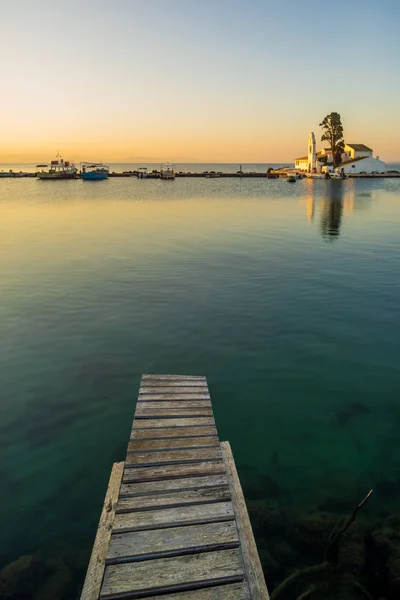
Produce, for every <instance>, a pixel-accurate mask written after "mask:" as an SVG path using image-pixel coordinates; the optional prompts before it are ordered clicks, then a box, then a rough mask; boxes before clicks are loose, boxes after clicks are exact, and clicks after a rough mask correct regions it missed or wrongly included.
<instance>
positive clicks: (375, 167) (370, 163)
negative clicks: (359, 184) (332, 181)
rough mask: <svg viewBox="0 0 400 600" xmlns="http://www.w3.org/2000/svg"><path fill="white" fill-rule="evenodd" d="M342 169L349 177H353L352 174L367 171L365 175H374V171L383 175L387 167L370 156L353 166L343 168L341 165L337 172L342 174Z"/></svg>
mask: <svg viewBox="0 0 400 600" xmlns="http://www.w3.org/2000/svg"><path fill="white" fill-rule="evenodd" d="M342 168H343V169H344V172H345V173H346V174H348V175H351V173H361V172H362V171H365V173H372V171H378V173H383V171H385V169H386V165H385V163H384V162H383V161H382V160H377V159H376V158H372V157H371V156H368V157H367V158H364V159H363V160H358V161H357V162H355V163H353V164H349V165H344V166H343V167H342V166H340V165H339V166H338V167H337V169H336V170H337V171H339V172H340V171H341V170H342Z"/></svg>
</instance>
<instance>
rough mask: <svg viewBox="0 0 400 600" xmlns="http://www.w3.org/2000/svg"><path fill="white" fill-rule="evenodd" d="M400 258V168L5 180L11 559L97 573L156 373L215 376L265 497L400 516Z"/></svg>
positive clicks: (5, 539) (247, 465)
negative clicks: (99, 535) (111, 499)
mask: <svg viewBox="0 0 400 600" xmlns="http://www.w3.org/2000/svg"><path fill="white" fill-rule="evenodd" d="M218 170H220V169H218ZM249 170H252V169H251V168H250V169H249ZM399 258H400V182H399V181H397V180H390V179H389V180H379V179H376V180H370V181H364V180H346V181H309V180H304V181H298V182H296V183H295V184H293V185H290V184H288V183H287V182H286V181H285V180H247V179H246V180H240V179H228V180H227V179H223V180H218V179H215V180H198V179H193V180H191V179H178V180H175V181H174V182H171V181H166V182H165V181H159V180H147V181H146V180H141V181H139V180H136V179H116V180H109V181H105V182H94V183H90V182H83V181H80V180H77V181H60V182H44V181H38V180H35V179H27V180H24V179H4V180H0V281H1V292H0V293H1V303H0V319H1V320H0V322H1V346H0V382H1V403H0V431H1V434H0V475H1V477H0V486H1V497H0V515H1V538H0V556H1V565H4V564H6V563H7V562H9V561H12V560H15V559H17V558H18V557H19V556H21V555H22V554H32V553H34V554H36V553H42V554H44V555H48V556H52V555H57V554H68V553H76V552H80V553H81V563H82V565H83V566H82V577H83V572H84V567H85V565H86V561H87V560H88V556H89V553H90V549H91V544H92V542H93V538H94V534H95V530H96V525H97V521H98V517H99V513H100V510H101V506H102V502H103V497H104V493H105V489H106V485H107V481H108V478H109V474H110V469H111V464H112V462H113V461H116V460H122V459H123V457H124V454H125V450H126V445H127V440H128V435H129V430H130V427H131V421H132V416H133V412H134V409H135V401H136V396H137V391H138V386H139V381H140V376H141V374H142V373H181V374H185V373H186V374H202V375H203V374H204V375H206V376H207V378H208V382H209V386H210V390H211V397H212V400H213V407H214V410H215V417H216V421H217V426H218V430H219V433H220V437H221V439H223V440H225V439H228V440H229V441H230V442H231V444H232V447H233V451H234V455H235V459H236V462H237V466H238V468H239V471H240V474H241V476H242V480H243V484H244V488H245V493H248V494H249V495H250V496H251V495H252V494H253V492H254V489H255V487H257V486H258V487H260V485H261V486H264V487H263V489H264V491H265V497H266V499H267V500H268V499H272V500H273V501H275V502H276V503H277V504H278V505H279V506H283V505H285V506H287V507H293V506H294V505H295V506H296V508H297V509H301V510H303V511H305V512H307V511H312V510H315V509H316V508H318V507H321V506H324V505H325V504H326V503H328V504H329V502H331V503H332V502H333V503H334V501H335V498H338V499H343V498H348V499H349V501H350V505H351V502H352V501H353V499H354V498H358V497H359V496H360V494H361V497H363V495H365V493H366V491H368V489H370V488H372V487H375V488H376V493H375V497H374V500H373V502H371V510H372V511H374V512H375V514H376V516H377V518H380V515H384V514H386V513H388V512H390V511H393V510H395V509H396V507H397V508H398V506H399V502H400V483H399V475H398V474H399V468H400V401H399V392H400V377H399V364H400V336H399V335H398V326H399V319H400V309H399V306H400V304H399V299H400V277H399ZM382 518H383V517H382ZM78 583H80V582H78Z"/></svg>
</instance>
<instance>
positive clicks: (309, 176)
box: [306, 173, 325, 179]
mask: <svg viewBox="0 0 400 600" xmlns="http://www.w3.org/2000/svg"><path fill="white" fill-rule="evenodd" d="M306 177H307V179H325V174H324V173H306Z"/></svg>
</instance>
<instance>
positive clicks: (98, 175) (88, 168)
mask: <svg viewBox="0 0 400 600" xmlns="http://www.w3.org/2000/svg"><path fill="white" fill-rule="evenodd" d="M109 172H110V169H109V167H108V166H107V165H103V163H81V175H82V179H83V180H84V181H101V180H102V179H107V178H108V175H109Z"/></svg>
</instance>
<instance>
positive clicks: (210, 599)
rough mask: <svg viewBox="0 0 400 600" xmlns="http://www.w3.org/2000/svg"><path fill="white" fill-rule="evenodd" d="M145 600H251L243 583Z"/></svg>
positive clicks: (148, 597) (163, 595)
mask: <svg viewBox="0 0 400 600" xmlns="http://www.w3.org/2000/svg"><path fill="white" fill-rule="evenodd" d="M146 600H251V599H250V592H249V588H248V586H247V583H246V582H245V581H242V582H241V583H229V584H225V585H219V586H217V587H208V588H203V589H201V590H193V591H191V592H178V593H177V594H168V595H165V594H162V595H161V596H159V595H157V596H146Z"/></svg>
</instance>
